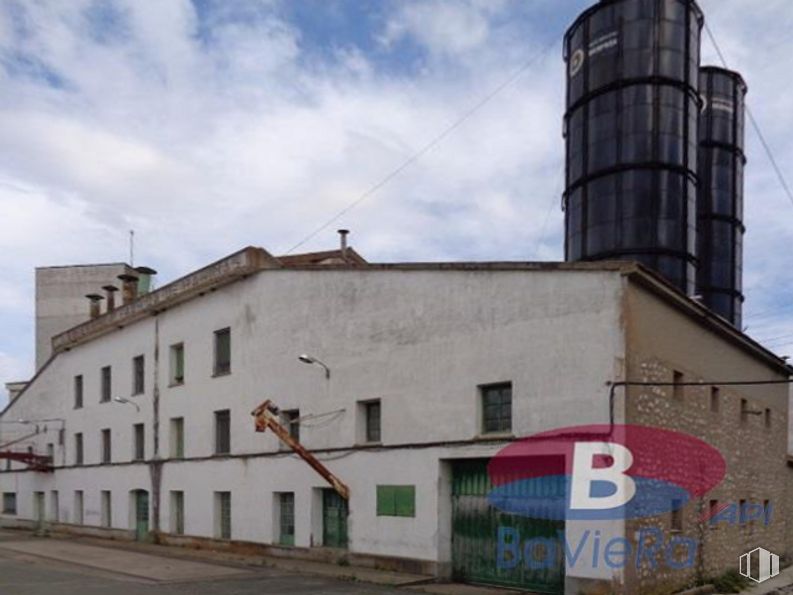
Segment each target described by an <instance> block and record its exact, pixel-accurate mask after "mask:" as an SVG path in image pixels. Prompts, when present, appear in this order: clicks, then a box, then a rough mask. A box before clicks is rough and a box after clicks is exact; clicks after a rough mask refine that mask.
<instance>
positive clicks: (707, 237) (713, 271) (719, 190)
mask: <svg viewBox="0 0 793 595" xmlns="http://www.w3.org/2000/svg"><path fill="white" fill-rule="evenodd" d="M699 80H700V93H701V94H702V98H703V103H704V104H703V108H702V114H701V116H700V122H699V170H698V171H699V196H698V199H697V211H698V223H697V245H698V251H697V256H698V257H699V268H698V271H697V293H699V294H700V295H701V296H702V301H703V303H704V304H705V305H706V306H708V307H709V308H710V309H711V310H713V311H714V312H716V313H717V314H719V315H720V316H722V317H724V318H726V319H727V320H729V321H730V322H732V323H733V324H734V325H735V326H737V327H739V328H740V327H741V317H742V309H743V299H744V297H743V235H744V232H745V228H744V225H743V179H744V177H743V169H744V165H745V164H746V158H745V156H744V113H745V100H746V92H747V88H746V83H745V82H744V80H743V78H742V77H741V75H740V74H738V73H737V72H732V71H731V70H725V69H723V68H715V67H706V68H702V69H701V71H700V79H699Z"/></svg>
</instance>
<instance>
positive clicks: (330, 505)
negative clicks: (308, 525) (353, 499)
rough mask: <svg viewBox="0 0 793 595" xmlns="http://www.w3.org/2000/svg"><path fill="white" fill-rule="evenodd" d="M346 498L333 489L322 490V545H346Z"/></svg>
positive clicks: (341, 546) (342, 546) (344, 546)
mask: <svg viewBox="0 0 793 595" xmlns="http://www.w3.org/2000/svg"><path fill="white" fill-rule="evenodd" d="M347 514H348V510H347V500H345V499H344V498H342V497H341V496H339V494H338V493H337V492H336V491H335V490H329V489H325V490H322V545H324V546H325V547H337V548H346V547H347Z"/></svg>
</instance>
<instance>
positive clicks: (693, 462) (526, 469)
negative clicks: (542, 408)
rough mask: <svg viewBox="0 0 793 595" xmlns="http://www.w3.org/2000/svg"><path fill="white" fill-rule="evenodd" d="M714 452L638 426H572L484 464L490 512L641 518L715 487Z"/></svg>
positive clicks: (721, 469)
mask: <svg viewBox="0 0 793 595" xmlns="http://www.w3.org/2000/svg"><path fill="white" fill-rule="evenodd" d="M725 472H726V464H725V462H724V458H723V457H722V456H721V454H720V453H719V452H718V451H717V450H716V449H714V448H713V447H711V446H710V445H708V444H706V443H704V442H702V441H701V440H699V439H697V438H694V437H693V436H689V435H687V434H682V433H680V432H673V431H670V430H662V429H659V428H649V427H644V426H626V425H617V426H614V427H613V428H610V427H609V426H607V425H594V426H577V427H572V428H563V429H560V430H554V431H551V432H544V433H542V434H537V435H534V436H530V437H529V438H524V439H522V440H520V441H518V442H514V443H512V444H510V445H509V446H507V447H506V448H504V449H503V450H501V451H500V452H499V453H498V454H497V455H496V456H495V457H493V459H491V461H490V464H489V465H488V474H489V476H490V482H491V484H492V485H493V488H492V490H491V491H490V493H489V494H488V500H489V502H490V504H491V505H492V506H494V507H495V508H497V509H499V510H501V511H503V512H507V513H511V514H517V515H521V516H526V517H529V518H535V519H549V520H564V519H567V520H609V519H626V518H644V517H651V516H656V515H659V514H664V513H666V512H669V511H671V510H677V509H680V508H682V507H683V506H685V504H686V503H687V502H689V501H691V500H692V499H694V498H698V497H700V496H703V495H704V494H706V493H707V492H709V491H710V490H711V489H713V488H714V487H715V486H717V485H718V484H719V483H720V482H721V481H722V479H724V475H725Z"/></svg>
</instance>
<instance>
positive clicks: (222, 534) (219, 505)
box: [215, 492, 231, 539]
mask: <svg viewBox="0 0 793 595" xmlns="http://www.w3.org/2000/svg"><path fill="white" fill-rule="evenodd" d="M215 537H217V538H218V539H231V492H215Z"/></svg>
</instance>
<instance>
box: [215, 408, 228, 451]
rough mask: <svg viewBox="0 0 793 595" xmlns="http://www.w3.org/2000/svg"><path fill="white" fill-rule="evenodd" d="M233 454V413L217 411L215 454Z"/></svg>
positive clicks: (225, 410) (226, 410)
mask: <svg viewBox="0 0 793 595" xmlns="http://www.w3.org/2000/svg"><path fill="white" fill-rule="evenodd" d="M230 452H231V412H230V411H229V410H228V409H224V410H222V411H215V454H216V455H225V454H229V453H230Z"/></svg>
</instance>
